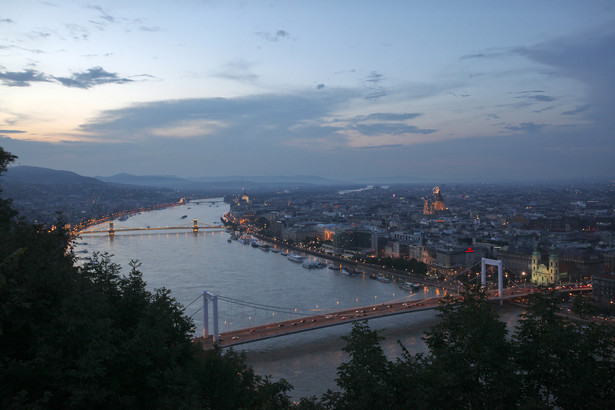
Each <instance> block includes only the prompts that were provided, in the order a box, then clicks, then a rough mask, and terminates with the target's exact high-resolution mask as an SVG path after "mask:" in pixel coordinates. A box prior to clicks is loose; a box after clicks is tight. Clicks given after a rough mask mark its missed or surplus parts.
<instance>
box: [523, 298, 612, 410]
mask: <svg viewBox="0 0 615 410" xmlns="http://www.w3.org/2000/svg"><path fill="white" fill-rule="evenodd" d="M559 310H560V309H559V307H558V305H557V295H556V294H555V293H554V292H540V293H536V294H534V295H532V300H531V302H530V304H529V307H528V310H527V312H526V313H524V314H523V315H522V318H521V321H520V324H519V325H518V327H517V333H516V334H515V337H514V339H513V341H514V343H515V347H516V351H515V360H516V367H517V369H518V370H517V372H518V374H519V376H520V380H521V383H522V397H524V398H525V400H526V402H525V403H524V405H526V406H531V407H536V406H537V407H547V408H553V407H559V408H607V407H610V406H611V405H612V403H615V386H613V383H612V381H613V378H614V377H615V362H614V360H613V359H614V353H615V332H614V330H613V328H612V327H610V326H598V325H595V324H593V323H587V324H582V325H581V324H577V323H574V322H571V321H569V320H567V319H565V318H563V317H562V316H561V315H559Z"/></svg>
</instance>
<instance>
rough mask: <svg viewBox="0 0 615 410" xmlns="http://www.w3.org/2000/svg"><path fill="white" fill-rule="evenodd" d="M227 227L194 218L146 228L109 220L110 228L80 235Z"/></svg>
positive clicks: (213, 229) (89, 231)
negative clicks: (190, 220) (174, 224)
mask: <svg viewBox="0 0 615 410" xmlns="http://www.w3.org/2000/svg"><path fill="white" fill-rule="evenodd" d="M226 229H227V228H226V227H225V226H222V225H203V224H202V225H199V222H198V220H197V219H193V220H192V224H190V223H187V224H184V225H179V226H159V227H150V226H147V227H145V228H143V227H140V228H133V227H118V228H116V227H115V226H114V224H113V222H109V228H107V229H92V230H85V231H81V232H79V235H94V234H99V233H106V234H108V235H109V236H113V235H115V234H116V233H117V232H138V231H168V230H174V231H175V230H192V232H198V231H200V230H204V231H221V230H226Z"/></svg>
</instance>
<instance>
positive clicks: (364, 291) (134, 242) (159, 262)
mask: <svg viewBox="0 0 615 410" xmlns="http://www.w3.org/2000/svg"><path fill="white" fill-rule="evenodd" d="M228 210H229V205H228V204H225V203H224V202H222V201H221V199H220V198H217V199H204V200H198V201H192V202H189V203H188V204H186V205H182V206H176V207H172V208H166V209H162V210H157V211H152V212H147V213H141V214H137V215H133V216H131V217H130V218H128V219H127V220H125V221H118V220H116V221H114V228H115V229H120V228H122V227H152V228H153V227H166V226H182V225H192V220H193V219H198V221H199V223H200V224H207V225H213V224H214V223H216V224H218V223H219V222H220V217H221V216H222V215H223V214H224V213H225V212H227V211H228ZM184 216H185V217H184ZM107 226H108V225H101V226H99V228H100V227H102V228H106V227H107ZM94 228H97V227H93V228H91V229H94ZM229 238H230V235H229V234H228V233H227V232H225V231H200V232H198V233H194V232H192V231H191V230H185V231H179V230H178V231H167V230H165V231H144V232H140V233H128V232H127V233H120V232H118V233H116V234H115V235H114V236H113V237H110V236H109V235H106V234H99V235H84V236H82V237H81V238H80V239H79V240H78V241H77V243H78V244H77V246H76V248H75V249H76V251H77V255H78V256H79V257H81V258H84V257H88V256H89V255H90V254H91V253H92V252H108V253H109V254H111V255H113V257H112V260H113V261H114V262H115V263H118V264H119V265H121V266H122V268H123V269H124V272H125V273H127V272H128V269H129V267H128V263H129V262H130V261H131V260H138V261H139V262H140V263H141V268H140V270H141V271H142V272H143V278H144V280H145V281H146V282H147V284H148V287H149V288H151V289H156V288H161V287H165V288H167V289H170V290H171V291H172V295H173V297H174V298H175V299H177V300H178V301H179V302H180V303H181V304H182V305H184V306H186V314H187V315H188V316H191V317H192V318H193V320H194V322H195V335H197V336H200V335H202V332H203V316H202V298H201V295H202V293H203V291H204V290H207V291H209V292H211V293H213V294H216V295H220V296H221V297H227V298H232V299H236V300H241V301H246V302H251V303H254V304H261V305H268V306H273V307H292V308H297V309H298V311H299V312H304V313H305V314H309V313H308V312H309V310H313V311H314V314H317V313H322V311H323V310H327V309H340V308H348V307H355V306H356V307H358V306H364V305H371V304H375V303H386V302H387V301H392V300H400V299H403V298H406V299H407V300H419V299H422V298H428V297H433V296H441V295H442V291H441V290H438V289H436V288H432V287H425V288H423V289H422V290H420V291H419V292H414V293H409V292H407V291H404V290H402V289H400V288H399V283H395V282H391V283H381V282H378V281H375V280H371V279H368V278H367V277H361V276H355V277H349V276H345V275H343V274H341V273H340V272H339V271H334V270H331V269H305V268H303V267H302V266H301V264H298V263H293V262H291V261H289V260H287V258H285V257H283V256H281V254H280V253H273V252H264V251H262V250H260V249H258V248H253V247H251V246H249V245H242V244H241V243H239V242H238V241H231V242H228V239H229ZM84 249H87V250H88V254H85V253H82V252H83V251H84ZM211 310H212V309H211V308H210V312H211ZM502 313H503V320H505V321H507V322H510V324H511V326H512V325H513V324H514V322H515V320H516V312H511V311H510V310H507V309H503V310H502ZM210 315H211V313H210ZM290 318H291V316H289V315H288V314H287V313H284V312H283V311H282V310H281V309H277V308H272V309H270V310H268V311H262V310H258V309H254V308H248V307H246V306H243V307H242V306H239V305H237V304H233V303H230V302H228V301H224V300H221V301H220V302H219V326H220V332H224V331H227V330H233V329H240V328H245V327H249V326H254V325H261V324H265V323H270V322H272V321H277V320H278V319H279V320H288V319H290ZM435 323H437V317H436V312H434V311H424V312H415V313H409V314H404V315H398V316H392V317H388V318H381V319H372V320H370V321H369V325H370V327H371V328H372V329H379V330H380V333H381V335H382V336H384V337H385V340H384V342H383V343H382V346H383V348H384V350H385V352H386V353H387V355H388V356H389V357H391V358H392V357H395V356H397V355H398V354H399V352H400V351H401V348H400V347H399V344H398V340H399V341H400V342H401V343H402V344H403V345H404V346H405V347H406V348H407V349H408V350H409V351H410V352H411V353H418V352H424V351H425V350H426V348H425V344H424V342H423V340H422V336H423V334H424V331H425V330H427V329H429V327H431V326H432V325H433V324H435ZM211 326H212V325H211V319H210V329H211V328H212V327H211ZM351 327H352V325H351V324H345V325H340V326H335V327H330V328H325V329H319V330H314V331H310V332H304V333H299V334H295V335H289V336H284V337H279V338H274V339H268V340H263V341H259V342H254V343H248V344H245V345H239V346H237V347H235V349H236V350H242V351H244V352H245V353H246V355H247V358H248V362H249V364H250V365H251V366H253V367H254V370H255V371H256V373H257V374H261V375H270V376H272V378H273V379H279V378H285V379H286V380H288V381H289V382H290V383H291V384H292V385H293V386H294V390H293V391H292V392H291V396H292V397H293V398H295V399H296V398H300V397H303V396H311V395H317V396H320V395H321V394H322V393H324V392H325V391H326V390H327V388H331V389H334V388H335V382H334V379H335V377H336V370H337V366H338V365H339V364H340V363H342V361H344V360H345V356H344V354H343V352H342V351H341V348H342V347H343V345H344V343H343V341H342V340H341V339H340V337H341V336H343V335H346V334H348V333H349V331H350V329H351Z"/></svg>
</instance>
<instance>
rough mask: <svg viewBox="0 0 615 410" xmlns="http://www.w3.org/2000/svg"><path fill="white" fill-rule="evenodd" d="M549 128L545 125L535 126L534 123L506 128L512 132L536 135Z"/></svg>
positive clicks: (523, 123) (524, 123)
mask: <svg viewBox="0 0 615 410" xmlns="http://www.w3.org/2000/svg"><path fill="white" fill-rule="evenodd" d="M545 127H547V125H545V124H534V123H533V122H522V123H521V124H519V125H509V126H506V127H504V128H506V129H507V130H510V131H516V132H525V133H536V132H540V131H541V130H542V129H544V128H545Z"/></svg>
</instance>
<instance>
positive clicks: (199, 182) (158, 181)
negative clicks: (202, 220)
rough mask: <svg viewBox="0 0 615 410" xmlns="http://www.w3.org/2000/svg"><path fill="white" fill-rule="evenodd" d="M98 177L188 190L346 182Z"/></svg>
mask: <svg viewBox="0 0 615 410" xmlns="http://www.w3.org/2000/svg"><path fill="white" fill-rule="evenodd" d="M96 178H97V179H99V180H101V181H104V182H107V183H114V184H126V185H138V186H149V187H164V188H173V189H185V190H212V189H215V190H238V189H241V188H249V189H253V190H258V189H278V188H288V187H294V186H300V187H301V186H304V187H305V186H323V185H327V186H334V185H347V183H343V182H340V181H334V180H330V179H326V178H321V177H314V176H305V175H296V176H270V177H266V176H253V177H252V176H251V177H248V176H237V175H234V176H224V177H199V178H179V177H176V176H174V175H142V176H139V175H132V174H116V175H112V176H109V177H103V176H97V177H96Z"/></svg>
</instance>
